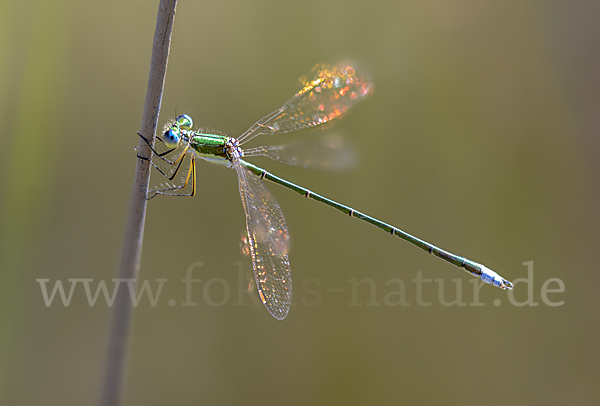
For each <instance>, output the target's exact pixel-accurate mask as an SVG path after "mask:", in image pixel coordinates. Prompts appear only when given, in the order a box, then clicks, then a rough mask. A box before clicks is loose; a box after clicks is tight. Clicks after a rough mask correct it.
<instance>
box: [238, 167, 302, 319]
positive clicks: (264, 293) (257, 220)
mask: <svg viewBox="0 0 600 406" xmlns="http://www.w3.org/2000/svg"><path fill="white" fill-rule="evenodd" d="M233 167H234V168H235V170H236V172H237V175H238V181H239V187H240V197H241V198H242V205H243V206H244V212H245V213H246V229H247V231H248V248H249V249H250V255H251V257H252V267H253V268H254V278H255V279H256V288H257V290H258V295H259V297H260V300H261V301H262V302H263V304H264V305H265V307H266V308H267V310H268V311H269V313H271V315H272V316H273V317H275V318H276V319H278V320H283V319H284V318H285V316H287V314H288V311H289V310H290V305H291V302H292V273H291V271H290V263H289V260H288V256H287V252H288V248H289V235H288V230H287V226H286V224H285V218H284V217H283V212H282V211H281V208H280V207H279V204H277V201H276V200H275V198H274V197H273V196H272V195H271V193H270V192H269V190H268V189H267V187H266V186H265V185H264V184H263V182H262V181H261V180H260V179H259V178H258V177H257V176H255V175H254V174H252V173H250V172H248V170H247V169H245V168H244V167H243V166H242V165H241V164H240V162H239V158H238V157H234V158H233Z"/></svg>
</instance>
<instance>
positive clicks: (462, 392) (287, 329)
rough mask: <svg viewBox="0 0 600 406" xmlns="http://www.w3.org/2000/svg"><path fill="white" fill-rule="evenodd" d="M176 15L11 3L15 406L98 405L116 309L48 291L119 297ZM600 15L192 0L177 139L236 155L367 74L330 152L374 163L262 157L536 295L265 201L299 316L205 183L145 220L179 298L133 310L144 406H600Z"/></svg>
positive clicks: (10, 265) (6, 210) (219, 192)
mask: <svg viewBox="0 0 600 406" xmlns="http://www.w3.org/2000/svg"><path fill="white" fill-rule="evenodd" d="M157 9H158V1H151V2H149V1H141V0H138V1H133V0H128V1H114V0H113V1H72V0H71V1H67V0H64V1H53V2H48V1H42V0H37V1H35V0H31V1H20V0H19V1H16V0H3V1H2V2H1V3H0V55H1V59H0V120H1V121H0V122H1V123H2V126H3V131H2V132H1V133H0V141H1V143H2V152H3V159H2V160H1V161H0V317H1V319H0V332H1V333H0V337H1V341H0V403H1V404H6V405H9V404H10V405H16V404H21V405H33V404H45V405H84V404H93V402H95V400H96V398H97V397H98V394H99V392H100V390H101V384H100V383H101V379H102V374H103V368H104V365H105V356H106V347H107V341H108V331H109V326H110V320H111V316H112V312H111V308H110V306H108V305H107V303H106V300H105V299H104V297H103V295H102V294H100V296H99V298H98V300H97V302H96V303H95V304H94V305H93V306H90V304H89V302H88V299H87V298H86V294H85V290H84V284H83V283H81V282H79V283H78V284H76V285H75V288H74V289H73V294H72V297H71V299H70V302H69V304H68V305H67V306H65V305H64V304H63V302H62V300H61V299H60V294H59V293H56V295H55V297H54V299H53V301H52V302H51V304H50V305H48V306H47V305H46V301H45V300H44V296H43V292H42V287H43V286H46V288H47V290H48V292H49V293H48V294H50V293H51V290H52V289H53V288H54V286H55V283H56V282H57V281H59V282H61V283H62V284H63V285H64V288H65V290H66V292H67V294H68V293H69V289H70V286H71V285H70V283H69V279H91V280H92V281H91V282H90V286H91V291H92V293H94V292H95V291H96V288H97V286H98V283H100V281H105V282H106V283H107V285H108V286H109V288H110V289H112V287H113V286H114V284H113V283H112V282H111V281H112V279H113V278H116V277H117V266H118V262H119V258H120V256H121V246H122V240H123V234H124V224H125V219H126V215H127V211H128V206H129V201H130V196H131V188H132V183H133V175H134V170H135V165H136V154H135V151H134V147H135V146H136V145H137V144H138V137H137V135H136V131H137V130H139V128H140V124H141V117H142V110H143V107H144V97H145V92H146V85H147V79H148V70H149V62H150V53H151V46H152V38H153V34H154V28H155V23H156V12H157ZM599 15H600V4H599V3H598V2H595V1H593V0H590V1H578V0H576V1H569V2H564V1H467V0H461V1H452V2H448V1H428V2H421V1H383V0H373V1H369V2H366V1H341V0H340V1H329V0H325V1H323V0H319V1H303V2H281V1H272V0H258V1H252V2H248V1H242V0H220V1H189V0H181V1H180V2H179V4H178V7H177V16H176V19H175V28H174V33H173V38H172V46H171V57H170V60H169V67H168V72H167V79H166V85H165V93H164V99H163V103H162V113H161V120H160V123H161V125H162V123H164V122H165V121H166V120H167V119H168V118H169V117H173V116H175V115H176V114H181V113H187V114H190V115H191V116H192V117H193V118H194V120H195V124H196V125H198V126H202V127H210V128H216V129H219V130H220V131H222V132H224V133H227V134H229V135H231V136H237V135H239V134H241V133H242V132H243V131H244V130H245V129H246V128H248V127H249V126H250V125H251V124H252V123H254V122H255V121H256V120H257V119H258V118H260V117H262V116H263V115H265V114H267V113H269V112H271V111H272V110H274V109H276V108H278V107H279V106H281V105H282V104H283V103H284V102H285V101H286V100H287V99H288V98H290V97H291V96H292V95H293V94H294V93H296V92H297V91H298V90H299V89H300V83H299V82H298V81H297V79H298V78H299V77H300V76H302V75H307V74H309V73H310V69H311V68H312V67H313V66H314V65H315V64H316V63H319V62H326V63H336V62H338V61H340V60H344V59H352V60H355V61H357V62H358V63H360V64H361V66H364V67H366V69H367V70H368V71H369V72H370V73H371V75H372V79H373V82H374V86H375V88H374V89H375V91H374V93H373V95H372V96H371V97H369V98H368V99H367V100H365V101H363V102H361V103H360V104H359V105H357V106H356V107H354V108H353V109H352V111H351V112H350V113H349V114H348V115H347V116H346V117H345V118H344V119H343V120H339V121H338V122H337V124H336V125H335V126H333V127H332V128H329V129H326V130H323V134H331V133H334V134H336V135H340V136H343V137H344V139H345V140H347V142H348V143H350V144H351V145H353V146H354V148H355V150H356V152H357V155H358V156H359V159H358V161H357V162H356V165H355V166H354V167H353V168H352V169H350V170H347V171H344V172H331V171H329V172H323V171H315V170H307V169H302V168H296V167H288V166H285V165H281V164H279V163H276V162H272V161H268V160H266V159H263V158H257V159H254V160H253V162H254V163H256V164H257V165H260V166H264V167H265V168H266V169H268V170H271V171H272V172H274V173H275V174H277V175H279V176H282V177H284V178H286V179H289V180H290V181H292V182H295V183H298V184H300V185H303V186H306V187H309V188H311V189H312V190H313V191H315V192H317V193H321V194H323V195H325V196H328V197H330V198H333V199H336V200H338V201H340V202H342V203H345V204H347V205H350V206H352V207H354V208H355V209H357V210H361V211H363V212H365V213H368V214H370V215H373V216H375V217H377V218H380V219H382V220H383V221H386V222H388V223H390V224H393V225H395V226H397V227H400V228H402V229H403V230H406V231H407V232H410V233H412V234H415V235H417V236H419V237H420V238H423V239H425V240H428V241H430V242H432V243H433V244H436V245H438V246H440V247H442V248H445V249H448V250H450V251H451V252H454V253H456V254H459V255H464V256H466V257H467V258H470V259H472V260H474V261H477V262H481V263H483V264H486V265H487V266H489V267H491V268H492V269H494V270H496V271H497V272H499V273H500V274H501V275H503V276H505V277H507V278H508V279H511V280H516V281H517V283H516V285H515V290H514V292H513V293H512V294H510V293H507V292H503V291H501V290H500V289H496V288H493V287H490V286H487V285H486V286H484V287H483V288H481V290H480V291H479V292H478V293H476V292H475V291H476V289H475V286H476V285H475V284H474V283H473V281H474V280H475V279H474V278H471V277H470V276H468V275H467V274H465V273H464V272H461V271H460V270H459V269H458V268H455V267H453V266H452V265H449V264H447V263H445V262H444V261H440V260H439V259H437V258H435V257H433V256H430V255H427V254H426V253H425V252H423V251H421V250H419V249H417V248H415V247H413V246H411V245H410V244H408V243H406V242H403V241H401V240H400V239H398V238H392V237H390V236H389V235H386V234H385V233H383V232H381V231H380V230H378V229H376V228H374V227H372V226H370V225H368V224H366V223H362V222H360V221H357V220H351V219H348V217H347V216H344V215H342V214H341V213H339V212H336V211H335V210H332V209H330V208H328V207H327V206H325V205H322V204H319V203H317V202H313V201H310V200H307V199H302V198H301V197H300V196H298V195H296V194H295V193H293V192H290V191H288V190H285V189H283V188H281V187H278V186H277V185H273V184H269V185H268V187H269V189H270V190H271V191H272V193H273V194H274V196H275V197H276V198H277V200H278V202H279V204H280V206H281V207H282V209H283V212H284V213H285V216H286V219H287V224H288V227H289V230H290V234H291V238H292V249H291V252H290V255H289V257H290V262H291V267H292V272H293V278H294V305H293V306H292V309H291V311H290V313H289V315H288V317H287V319H285V320H284V321H282V322H280V321H277V320H275V319H274V318H272V317H271V316H270V315H269V314H268V313H267V311H266V310H265V309H264V307H263V306H262V304H260V303H259V302H258V301H257V294H256V289H253V290H250V291H248V286H252V279H251V275H252V271H251V264H250V261H249V258H248V257H245V256H243V255H242V254H241V253H240V241H241V235H242V233H243V231H244V229H245V226H244V214H243V210H242V206H241V203H240V198H239V194H238V190H237V180H236V176H235V173H234V172H233V171H231V170H226V169H224V168H221V167H217V166H215V165H210V164H208V163H200V164H199V165H198V193H197V196H196V197H194V198H167V197H159V198H157V199H154V200H152V201H151V202H150V203H149V206H148V213H147V222H146V230H145V239H144V249H143V257H142V265H141V271H140V282H142V281H146V282H147V283H148V286H149V287H150V288H151V289H152V291H153V292H154V293H155V295H156V294H157V288H158V286H159V282H157V280H159V279H164V280H166V281H164V282H163V284H162V290H161V291H160V295H159V297H157V300H156V303H155V305H154V306H153V305H152V304H151V303H150V301H149V300H148V297H147V296H144V297H143V298H142V299H141V300H140V303H139V305H138V306H137V307H136V309H135V311H134V316H133V317H134V320H133V330H132V333H131V339H130V357H129V363H128V382H127V388H126V399H125V404H127V405H164V404H174V405H196V404H231V405H233V404H246V405H255V404H256V405H258V404H260V405H265V404H268V405H270V404H289V405H306V404H314V405H328V404H348V405H362V404H391V403H395V404H398V403H405V404H439V403H444V404H452V405H454V404H486V405H496V404H505V403H506V402H509V403H511V404H515V405H538V404H539V405H542V404H543V405H547V404H597V402H598V398H599V396H600V389H599V387H598V381H599V379H600V368H599V365H600V362H599V361H600V359H599V358H600V352H599V351H598V350H597V343H598V338H599V333H600V328H599V327H600V326H599V322H598V315H597V309H598V306H599V305H600V299H599V298H598V294H597V286H598V284H599V283H600V273H599V272H598V256H597V253H598V248H599V242H600V235H599V231H598V230H599V227H598V226H599V222H600V216H599V211H598V207H599V206H598V205H599V198H600V195H599V182H598V175H597V174H598V171H599V170H600V164H599V160H598V159H597V156H598V154H597V151H598V147H599V146H600V141H599V138H598V132H597V128H598V125H599V124H600V122H599V118H600V114H599V111H598V108H599V104H598V100H599V97H598V96H599V94H600V81H599V80H598V72H599V70H600V54H599V53H598V49H599V48H600V28H599V27H600V26H599V25H598V16H599ZM310 133H311V131H307V132H306V133H300V134H298V135H297V136H292V135H290V136H289V137H288V136H287V135H281V136H278V137H276V138H267V139H264V140H256V141H255V142H253V143H252V144H251V145H250V146H257V145H260V144H262V143H268V144H277V143H285V142H286V141H288V140H294V139H301V138H303V137H304V136H309V135H311V134H310ZM158 176H160V175H158V174H157V173H154V174H153V179H154V181H156V180H157V179H158ZM199 263H202V264H199ZM188 270H191V271H189V272H191V275H192V278H195V279H200V282H198V283H193V284H192V285H190V286H191V295H192V296H191V300H187V296H186V287H185V284H184V283H182V282H181V280H182V279H184V278H186V274H187V273H188ZM419 278H421V279H423V280H429V282H423V285H422V289H419V288H418V285H417V282H414V280H417V279H419ZM40 279H42V280H47V281H46V282H43V281H39V280H40ZM361 280H366V282H364V283H362V284H360V285H358V286H356V283H357V282H358V281H361ZM519 280H520V281H519ZM44 283H45V285H44ZM402 285H403V286H404V295H402V294H401V286H402ZM457 291H458V293H457ZM548 292H550V293H548ZM419 295H420V297H419ZM184 302H191V303H197V305H193V306H184V305H183V303H184ZM423 302H426V303H430V305H428V306H426V305H423Z"/></svg>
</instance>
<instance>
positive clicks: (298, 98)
mask: <svg viewBox="0 0 600 406" xmlns="http://www.w3.org/2000/svg"><path fill="white" fill-rule="evenodd" d="M313 72H314V74H315V78H314V79H312V80H303V82H304V88H303V89H302V90H300V91H299V92H298V93H296V95H295V96H294V97H292V98H291V99H290V100H288V102H287V103H285V104H284V105H283V107H281V108H280V109H278V110H275V111H274V112H272V113H271V114H269V115H267V116H265V117H263V118H262V119H260V120H258V121H257V122H256V123H254V125H253V126H252V127H250V128H249V129H248V130H247V131H246V132H245V133H244V134H242V135H241V136H240V137H239V138H238V140H239V141H240V143H241V144H244V143H246V142H248V141H250V140H251V139H253V138H254V137H257V136H259V135H262V134H284V133H289V132H293V131H298V130H302V129H304V128H308V127H315V126H318V125H321V124H324V123H327V122H329V121H331V120H333V119H334V118H336V117H340V116H341V115H343V114H344V113H345V112H346V111H348V109H349V108H350V107H352V106H353V105H354V104H355V103H356V102H357V101H359V100H361V99H363V98H365V97H366V96H367V95H368V94H369V93H371V91H372V89H373V84H372V83H371V81H370V78H369V77H368V76H367V75H365V74H363V73H360V72H358V71H357V70H356V68H355V67H354V66H352V64H349V63H345V64H339V65H338V66H334V67H329V66H326V65H322V64H321V65H317V66H315V67H314V68H313Z"/></svg>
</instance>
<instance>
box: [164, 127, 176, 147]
mask: <svg viewBox="0 0 600 406" xmlns="http://www.w3.org/2000/svg"><path fill="white" fill-rule="evenodd" d="M179 139H180V137H179V131H175V130H173V129H172V128H171V129H169V130H167V131H165V133H164V135H163V141H164V143H165V145H166V146H167V147H169V148H175V147H177V146H178V145H179Z"/></svg>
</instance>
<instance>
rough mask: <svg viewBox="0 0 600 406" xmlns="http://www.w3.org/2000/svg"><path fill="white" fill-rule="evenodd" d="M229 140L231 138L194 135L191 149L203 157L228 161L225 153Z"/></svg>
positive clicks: (213, 135)
mask: <svg viewBox="0 0 600 406" xmlns="http://www.w3.org/2000/svg"><path fill="white" fill-rule="evenodd" d="M228 140H229V137H224V136H222V135H215V134H201V133H193V135H192V136H191V138H190V147H192V148H194V150H195V151H196V152H197V153H198V155H200V156H202V157H206V158H222V159H228V157H227V154H226V152H225V145H226V143H227V141H228Z"/></svg>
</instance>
